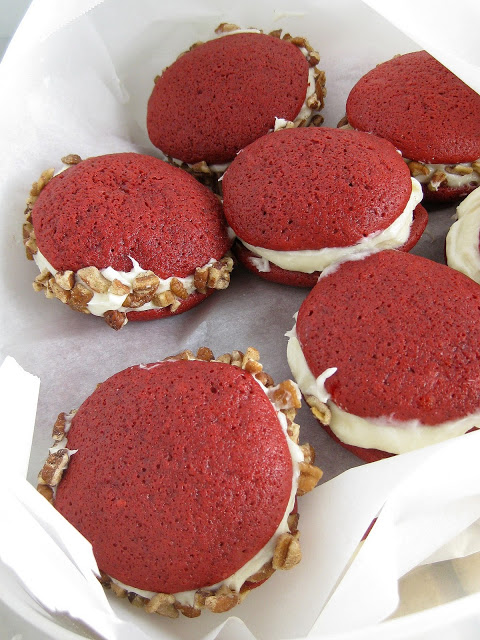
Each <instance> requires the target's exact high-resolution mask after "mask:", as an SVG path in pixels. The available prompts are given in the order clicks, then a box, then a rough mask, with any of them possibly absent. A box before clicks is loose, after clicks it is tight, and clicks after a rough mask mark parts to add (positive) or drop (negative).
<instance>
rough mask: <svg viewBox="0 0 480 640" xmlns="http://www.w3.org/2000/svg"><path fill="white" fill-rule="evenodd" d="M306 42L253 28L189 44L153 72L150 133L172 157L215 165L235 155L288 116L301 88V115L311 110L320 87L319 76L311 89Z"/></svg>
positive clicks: (297, 108)
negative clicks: (307, 102) (172, 59)
mask: <svg viewBox="0 0 480 640" xmlns="http://www.w3.org/2000/svg"><path fill="white" fill-rule="evenodd" d="M297 40H298V41H299V42H298V44H294V42H297ZM306 45H307V43H306V41H305V39H304V38H300V39H292V38H291V37H290V36H289V39H284V38H280V37H278V34H277V37H274V36H273V35H267V34H264V33H260V32H258V31H255V30H253V31H252V32H236V33H230V34H227V35H223V36H221V37H217V38H215V39H213V40H209V41H208V42H205V43H199V44H197V45H195V46H194V47H193V48H191V49H190V50H189V51H188V52H186V53H185V54H183V55H181V56H180V57H179V58H178V59H177V60H176V61H175V62H174V63H173V64H172V65H170V66H169V67H167V68H166V69H165V70H164V71H163V73H162V74H161V75H160V76H159V77H158V78H157V79H156V82H155V87H154V90H153V92H152V94H151V96H150V99H149V101H148V109H147V130H148V134H149V137H150V140H151V141H152V143H153V144H154V145H155V146H156V147H158V148H159V149H161V150H162V151H163V152H164V153H165V154H167V155H168V156H171V157H172V158H174V159H176V160H181V161H183V162H185V163H189V164H195V163H198V162H200V161H205V162H206V163H207V164H210V165H211V164H213V165H215V164H222V163H226V162H229V161H231V160H233V158H234V157H235V155H236V154H237V153H238V152H239V151H240V150H241V149H243V148H244V147H245V146H246V145H247V144H249V143H250V142H253V141H254V140H255V139H257V138H259V137H260V136H262V135H264V134H266V133H267V132H268V131H270V130H272V129H273V128H274V126H275V120H276V119H284V120H288V121H294V120H295V119H296V118H297V116H298V115H299V114H300V112H301V110H302V106H303V105H304V103H305V102H306V99H307V96H312V98H311V99H310V106H311V108H310V107H308V106H307V105H306V106H305V108H306V111H307V113H306V114H305V118H307V117H308V118H309V117H311V115H312V109H313V108H316V109H317V110H318V109H320V108H321V107H322V106H323V92H324V90H323V85H321V83H320V84H318V91H317V90H316V87H315V84H316V82H315V80H316V78H317V77H318V75H319V73H320V72H318V71H316V70H315V71H314V70H313V69H312V72H310V71H309V69H310V65H314V64H316V63H317V62H318V59H317V58H314V57H312V56H311V55H310V53H309V51H308V50H307V49H305V46H306ZM302 47H303V49H302ZM307 58H308V59H307ZM312 74H313V75H312ZM310 75H312V78H310ZM322 82H323V76H322ZM309 83H313V85H314V86H313V87H309ZM315 92H316V93H315ZM314 93H315V104H314V103H313V102H312V100H313V94H314ZM318 94H319V96H318ZM317 98H318V99H317ZM302 117H303V116H302Z"/></svg>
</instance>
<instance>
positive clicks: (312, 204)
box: [222, 127, 412, 251]
mask: <svg viewBox="0 0 480 640" xmlns="http://www.w3.org/2000/svg"><path fill="white" fill-rule="evenodd" d="M222 185H223V187H222V188H223V196H224V211H225V216H226V218H227V221H228V223H229V224H230V226H231V227H232V229H233V230H234V231H235V233H236V234H237V236H238V237H239V238H240V239H241V240H244V241H245V242H248V243H249V244H251V245H253V246H256V247H263V248H265V249H274V250H278V251H291V250H302V249H323V248H325V247H348V246H351V245H354V244H356V243H357V242H359V241H360V240H362V239H363V238H365V237H366V236H368V235H370V234H372V233H376V232H379V231H382V230H384V229H386V228H387V227H388V226H390V225H391V224H392V223H393V222H394V220H396V218H397V217H398V216H399V215H400V214H401V213H402V212H403V210H404V209H405V206H406V204H407V202H408V200H409V197H410V194H411V192H412V182H411V178H410V172H409V170H408V167H407V165H406V164H405V162H404V161H403V160H402V158H401V156H400V154H399V153H397V151H396V150H395V148H394V147H393V146H392V145H391V144H390V143H389V142H387V141H386V140H382V139H381V138H377V137H376V136H372V135H370V134H367V133H362V132H360V131H345V130H341V129H328V128H326V127H325V128H321V129H317V128H298V129H286V130H283V131H277V132H275V133H272V134H268V135H266V136H264V137H262V138H260V139H259V140H256V141H255V142H254V143H252V144H251V145H249V146H248V147H247V148H246V149H244V150H243V151H242V152H241V153H239V154H238V156H237V157H236V158H235V160H234V161H233V162H232V164H231V165H230V167H229V168H228V169H227V171H226V173H225V174H224V178H223V182H222Z"/></svg>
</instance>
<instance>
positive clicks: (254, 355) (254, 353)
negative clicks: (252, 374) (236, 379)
mask: <svg viewBox="0 0 480 640" xmlns="http://www.w3.org/2000/svg"><path fill="white" fill-rule="evenodd" d="M249 360H255V361H256V362H258V361H259V360H260V352H259V351H258V349H255V347H247V350H246V351H245V354H244V356H243V362H242V367H243V368H244V367H245V365H246V364H247V362H248V361H249Z"/></svg>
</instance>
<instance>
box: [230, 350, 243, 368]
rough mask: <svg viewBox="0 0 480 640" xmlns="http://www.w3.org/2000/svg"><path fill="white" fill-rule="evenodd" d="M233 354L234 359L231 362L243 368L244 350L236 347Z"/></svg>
mask: <svg viewBox="0 0 480 640" xmlns="http://www.w3.org/2000/svg"><path fill="white" fill-rule="evenodd" d="M231 355H232V359H231V361H230V364H232V365H233V366H234V367H240V368H242V362H243V357H244V353H243V352H242V351H238V350H237V349H234V350H233V351H232V354H231Z"/></svg>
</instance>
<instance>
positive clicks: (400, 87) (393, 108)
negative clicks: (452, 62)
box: [346, 51, 480, 200]
mask: <svg viewBox="0 0 480 640" xmlns="http://www.w3.org/2000/svg"><path fill="white" fill-rule="evenodd" d="M346 111H347V119H348V122H349V124H350V125H351V126H352V127H354V128H356V129H360V130H361V131H369V132H372V133H375V134H376V135H379V136H381V137H383V138H386V139H387V140H389V141H390V142H392V144H394V145H395V146H396V147H397V148H398V149H399V150H400V151H401V152H402V155H403V156H404V157H405V158H406V159H408V160H409V161H413V163H412V164H410V169H411V171H412V175H413V176H415V177H417V178H418V179H419V180H420V181H421V182H422V183H424V184H425V193H426V196H428V197H429V199H433V200H447V199H453V198H458V197H461V196H465V195H466V194H467V193H469V192H470V191H472V189H474V188H475V186H478V185H479V184H480V164H479V162H478V161H479V159H480V96H479V95H478V94H477V93H476V92H475V91H474V90H473V89H471V88H470V87H468V86H467V85H466V84H464V83H463V82H462V81H461V80H460V79H459V78H457V77H456V76H455V75H454V74H453V73H452V72H451V71H449V70H448V69H447V68H446V67H444V66H443V65H442V64H440V62H438V61H437V60H436V59H435V58H433V57H432V56H431V55H430V54H428V53H427V52H426V51H416V52H414V53H407V54H405V55H402V56H397V57H395V58H393V59H392V60H389V61H387V62H384V63H382V64H379V65H378V66H377V67H375V68H374V69H372V70H371V71H369V72H368V73H367V74H365V75H364V76H363V77H362V78H361V79H360V80H359V81H358V82H357V84H356V85H355V86H354V87H353V89H352V90H351V92H350V94H349V96H348V99H347V105H346Z"/></svg>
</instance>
